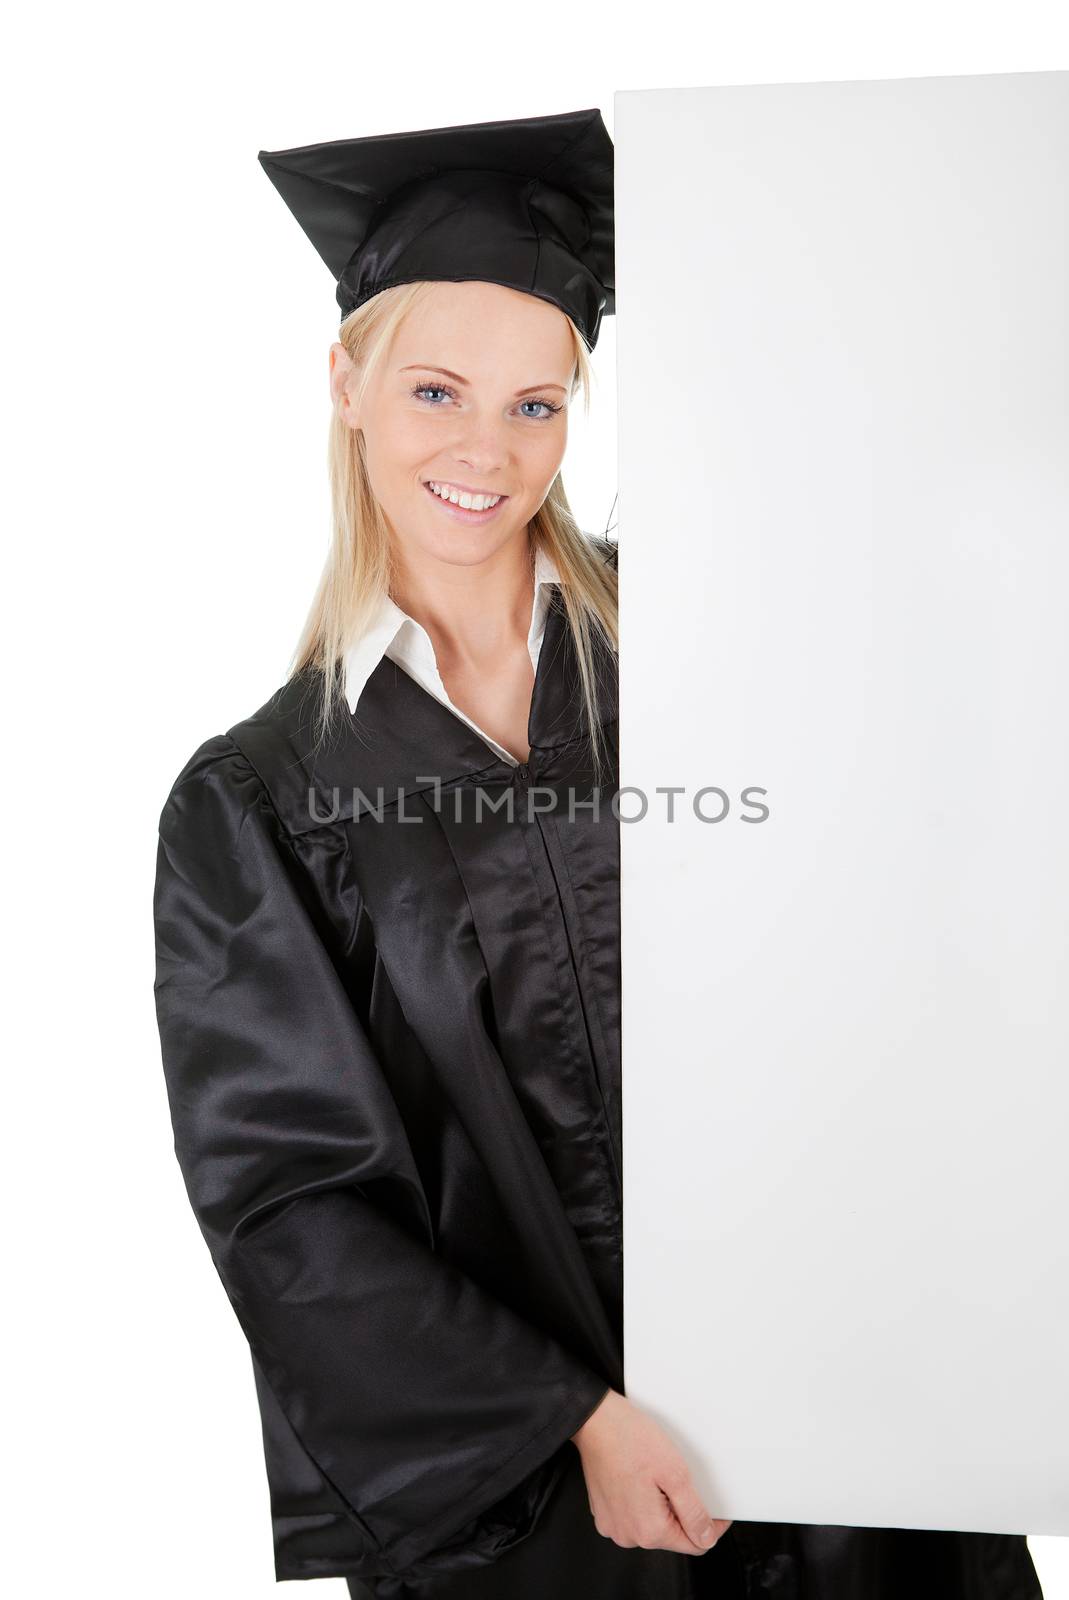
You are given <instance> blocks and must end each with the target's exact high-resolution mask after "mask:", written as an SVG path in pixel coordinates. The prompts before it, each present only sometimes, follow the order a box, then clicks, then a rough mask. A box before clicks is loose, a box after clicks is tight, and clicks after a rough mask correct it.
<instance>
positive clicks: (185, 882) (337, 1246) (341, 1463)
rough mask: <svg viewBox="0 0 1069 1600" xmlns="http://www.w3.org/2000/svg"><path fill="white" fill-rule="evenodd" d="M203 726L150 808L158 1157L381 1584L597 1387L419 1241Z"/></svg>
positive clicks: (412, 1176)
mask: <svg viewBox="0 0 1069 1600" xmlns="http://www.w3.org/2000/svg"><path fill="white" fill-rule="evenodd" d="M302 870H303V869H302V867H301V863H300V861H299V860H298V859H297V857H296V856H295V855H294V853H293V851H292V849H291V847H290V845H289V842H288V837H287V835H286V834H285V831H284V829H283V828H282V826H281V824H280V823H279V820H278V818H277V816H276V815H275V813H274V810H273V807H272V804H271V800H270V797H269V795H268V794H267V792H266V790H265V788H264V786H263V784H262V783H261V781H260V779H259V777H258V775H257V773H256V771H255V770H254V768H253V767H252V766H251V764H250V763H249V762H248V761H247V760H246V759H245V758H244V756H243V755H242V754H241V753H240V752H238V751H236V750H235V749H234V748H233V747H232V746H229V745H228V742H227V741H226V739H225V737H224V736H218V737H217V738H216V739H213V740H208V741H207V742H206V743H205V744H204V745H202V746H201V747H200V749H199V750H198V751H197V752H196V753H195V754H194V756H193V757H191V759H190V761H189V762H188V763H187V765H186V767H185V768H184V769H183V771H182V773H180V774H179V777H178V778H177V779H176V781H175V784H174V786H173V788H172V790H171V792H170V794H169V796H168V799H167V801H166V804H165V806H164V809H163V812H162V815H161V817H160V837H159V849H158V860H157V875H156V888H155V899H154V916H155V927H156V950H157V967H156V972H157V976H156V985H155V994H156V1007H157V1015H158V1021H159V1028H160V1038H161V1044H162V1054H163V1066H164V1072H165V1077H166V1085H167V1093H168V1099H169V1105H170V1112H171V1119H172V1123H173V1128H174V1148H175V1154H176V1156H177V1159H178V1162H179V1164H180V1167H181V1171H182V1174H183V1177H184V1180H185V1185H186V1189H187V1192H188V1195H189V1200H190V1203H191V1205H192V1208H193V1210H194V1212H195V1214H196V1217H197V1220H198V1222H199V1224H200V1228H201V1230H202V1232H203V1235H204V1238H205V1240H206V1242H207V1245H208V1248H209V1250H210V1252H211V1256H212V1260H213V1261H214V1263H215V1267H216V1269H217V1272H218V1275H219V1277H220V1278H221V1280H222V1283H223V1286H224V1288H225V1290H226V1293H227V1295H228V1296H229V1299H230V1303H231V1305H232V1307H233V1309H234V1312H235V1315H236V1316H237V1319H238V1321H239V1323H240V1324H241V1327H242V1329H243V1331H244V1334H245V1336H246V1338H247V1340H248V1343H249V1345H250V1348H251V1350H252V1353H253V1355H254V1357H255V1360H256V1362H257V1363H258V1364H259V1367H260V1369H261V1371H262V1373H263V1375H264V1377H265V1379H266V1382H267V1383H268V1384H269V1385H270V1387H271V1390H272V1392H273V1394H274V1396H275V1397H276V1398H277V1401H278V1403H279V1405H280V1407H281V1409H282V1411H283V1412H284V1414H285V1417H286V1418H287V1420H288V1423H289V1424H290V1425H291V1426H292V1428H293V1430H294V1432H295V1434H296V1435H297V1437H298V1438H299V1440H300V1441H301V1444H302V1446H303V1448H304V1450H305V1451H306V1452H307V1454H308V1455H309V1457H310V1458H311V1459H312V1460H313V1461H314V1462H315V1464H316V1466H317V1468H318V1470H319V1472H320V1473H321V1474H322V1476H323V1477H324V1479H325V1480H326V1481H327V1482H328V1483H329V1484H330V1485H331V1486H332V1487H333V1490H334V1491H335V1493H336V1494H337V1496H338V1497H339V1499H340V1501H341V1503H342V1505H343V1507H344V1510H345V1512H346V1514H347V1515H348V1516H349V1517H351V1519H352V1521H353V1523H354V1525H355V1527H356V1528H357V1529H358V1530H359V1544H360V1547H361V1550H362V1551H363V1552H364V1553H365V1554H366V1568H365V1570H366V1571H367V1572H368V1573H370V1574H375V1573H382V1574H395V1573H397V1572H399V1571H403V1570H404V1569H405V1568H406V1567H408V1566H410V1564H412V1563H414V1562H417V1561H418V1560H419V1559H420V1558H422V1557H423V1556H425V1555H427V1554H428V1553H429V1552H432V1551H433V1550H434V1549H435V1547H436V1546H437V1545H439V1543H440V1542H441V1541H443V1540H445V1539H447V1538H448V1536H449V1535H450V1534H452V1533H454V1532H455V1530H457V1529H458V1528H461V1527H462V1526H463V1525H465V1524H467V1523H469V1522H471V1520H472V1519H473V1518H477V1517H478V1516H479V1514H480V1513H481V1512H483V1511H484V1510H486V1509H487V1508H489V1507H491V1506H492V1505H493V1503H494V1502H495V1501H497V1500H499V1499H500V1497H501V1496H503V1495H505V1494H506V1492H507V1491H509V1490H510V1489H511V1488H512V1487H513V1486H514V1485H517V1484H518V1483H519V1482H520V1481H521V1479H523V1478H524V1476H525V1474H527V1473H529V1472H530V1471H531V1470H532V1468H534V1467H535V1466H536V1465H537V1464H539V1463H541V1462H544V1461H545V1460H546V1458H547V1457H549V1456H550V1455H551V1453H552V1452H553V1451H554V1450H556V1449H557V1448H558V1447H559V1446H560V1445H561V1444H562V1442H564V1441H566V1440H567V1439H568V1438H569V1437H570V1436H571V1435H572V1434H573V1433H574V1432H575V1430H576V1429H577V1428H579V1426H580V1425H581V1424H582V1423H583V1422H584V1421H585V1419H586V1418H587V1417H588V1416H589V1415H590V1414H591V1412H592V1411H593V1410H594V1409H595V1408H596V1406H597V1405H598V1403H599V1402H600V1400H601V1399H602V1398H603V1396H604V1395H605V1393H606V1392H607V1385H606V1383H605V1380H604V1379H603V1378H601V1377H599V1376H598V1374H596V1373H595V1372H593V1371H591V1370H590V1369H589V1368H588V1367H587V1366H585V1365H584V1364H583V1363H582V1362H581V1361H580V1360H578V1359H577V1358H576V1357H575V1356H573V1354H572V1353H570V1352H569V1351H568V1350H566V1349H565V1348H563V1347H562V1346H561V1345H560V1344H559V1343H557V1342H556V1341H555V1340H554V1339H553V1338H551V1337H549V1336H548V1335H546V1334H545V1333H544V1332H543V1331H541V1330H540V1329H537V1328H535V1327H534V1326H532V1325H531V1324H530V1323H529V1322H527V1321H526V1320H524V1319H523V1318H522V1317H521V1316H519V1315H518V1314H516V1313H515V1312H514V1311H513V1310H512V1309H510V1308H509V1307H508V1306H507V1305H506V1304H504V1303H502V1302H501V1301H499V1300H498V1299H497V1298H495V1297H494V1296H493V1295H492V1294H491V1293H489V1292H487V1291H486V1290H485V1289H484V1288H483V1287H481V1286H480V1284H478V1283H477V1282H476V1281H474V1279H473V1278H471V1277H470V1276H468V1275H466V1274H465V1273H464V1272H462V1271H460V1270H458V1269H457V1268H456V1267H455V1266H453V1265H452V1264H450V1263H449V1262H448V1261H446V1260H445V1259H443V1258H442V1256H441V1255H440V1254H438V1253H436V1250H435V1240H434V1238H433V1237H432V1236H431V1235H432V1232H433V1230H432V1228H431V1226H430V1224H429V1222H428V1221H427V1211H426V1208H425V1205H424V1202H423V1200H422V1198H421V1197H422V1189H421V1182H420V1175H419V1172H418V1170H417V1167H416V1163H415V1161H414V1158H413V1154H412V1150H411V1148H410V1145H409V1142H408V1139H407V1137H406V1133H405V1128H404V1125H403V1122H402V1120H401V1118H400V1116H399V1114H398V1111H397V1107H396V1105H395V1103H394V1100H393V1098H392V1096H391V1093H390V1088H389V1084H388V1081H387V1078H386V1076H385V1075H384V1072H383V1070H382V1068H381V1066H380V1064H379V1062H378V1061H377V1060H376V1058H375V1056H374V1054H373V1052H372V1050H371V1048H370V1047H369V1043H368V1039H367V1036H366V1034H365V1032H364V1031H363V1029H362V1027H361V1024H360V1020H359V1016H358V1012H357V1009H356V1007H355V1006H354V1003H353V999H352V997H351V996H350V994H349V993H348V992H347V988H346V982H345V981H343V979H342V977H341V976H340V975H339V966H338V965H336V963H335V959H334V958H333V954H332V950H331V948H329V946H328V944H327V943H326V942H325V941H324V938H323V937H322V935H321V932H320V930H319V929H318V928H317V925H316V918H315V905H314V894H313V893H312V891H311V888H310V886H309V884H308V883H307V882H305V881H303V880H302Z"/></svg>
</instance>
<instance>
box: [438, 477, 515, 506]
mask: <svg viewBox="0 0 1069 1600" xmlns="http://www.w3.org/2000/svg"><path fill="white" fill-rule="evenodd" d="M427 487H428V489H430V490H431V491H432V492H433V493H434V494H436V495H437V496H438V498H439V500H449V501H451V502H452V504H453V505H455V506H462V507H463V508H464V510H465V511H489V509H490V507H491V506H496V505H497V502H498V501H499V500H500V499H501V496H500V495H499V494H463V493H462V492H461V491H460V490H459V489H454V488H453V486H452V484H449V483H428V484H427Z"/></svg>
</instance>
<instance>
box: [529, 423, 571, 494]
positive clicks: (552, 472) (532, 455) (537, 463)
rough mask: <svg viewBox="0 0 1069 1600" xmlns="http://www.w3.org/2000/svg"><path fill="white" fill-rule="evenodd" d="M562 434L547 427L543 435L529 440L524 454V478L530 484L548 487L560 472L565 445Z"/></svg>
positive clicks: (555, 429)
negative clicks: (526, 478)
mask: <svg viewBox="0 0 1069 1600" xmlns="http://www.w3.org/2000/svg"><path fill="white" fill-rule="evenodd" d="M566 442H567V441H566V438H565V436H564V434H563V433H562V432H561V431H560V430H558V429H557V428H549V427H547V429H546V431H545V433H544V434H541V435H540V436H539V437H538V438H535V439H531V440H530V441H529V442H528V443H527V447H526V450H525V452H524V464H525V468H526V472H525V476H526V477H528V479H529V481H530V482H531V483H538V484H540V485H545V486H548V485H549V484H551V483H552V482H553V479H554V478H555V477H556V476H557V473H558V472H559V471H560V466H561V462H562V461H563V460H564V447H565V444H566Z"/></svg>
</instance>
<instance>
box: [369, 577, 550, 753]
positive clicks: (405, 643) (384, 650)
mask: <svg viewBox="0 0 1069 1600" xmlns="http://www.w3.org/2000/svg"><path fill="white" fill-rule="evenodd" d="M551 583H556V584H559V583H560V573H559V572H558V571H557V566H556V563H555V562H554V561H553V559H552V557H551V556H549V555H548V554H547V553H546V552H545V551H544V550H542V548H541V547H540V546H539V547H536V549H535V562H534V603H533V605H532V607H531V626H530V628H529V630H528V633H527V649H528V651H529V652H530V656H531V665H532V666H533V667H535V669H536V670H537V667H538V655H539V651H540V650H541V648H542V637H543V635H544V633H545V628H546V614H547V612H548V610H549V593H548V590H547V585H548V584H551ZM383 656H387V657H388V658H389V659H390V660H391V661H395V662H396V663H397V665H398V666H399V667H403V668H404V670H405V671H406V672H407V673H408V674H409V676H410V677H412V678H415V680H416V682H417V683H419V684H422V686H423V688H424V689H426V690H428V692H429V693H430V694H433V695H434V696H435V697H436V699H438V700H440V701H441V702H442V704H443V705H445V706H448V707H449V709H450V711H452V713H453V714H454V716H457V717H459V718H460V720H461V721H462V722H466V723H467V725H468V727H469V728H472V729H473V730H474V731H475V732H476V733H477V734H478V735H479V737H480V738H481V739H485V741H486V743H487V744H488V745H489V746H490V748H491V750H492V751H493V752H494V753H495V754H496V755H498V756H499V757H500V758H501V760H502V761H507V762H508V763H509V765H510V766H513V767H515V766H519V762H518V761H517V760H516V757H515V756H514V755H513V754H512V752H511V751H509V750H506V749H505V748H504V746H503V745H500V744H498V742H497V740H496V739H492V738H491V737H490V735H489V734H488V733H487V732H486V731H485V729H483V728H480V727H479V725H478V723H477V722H473V721H472V719H471V717H469V716H468V715H467V713H466V712H464V711H461V709H460V707H459V706H456V705H454V704H453V702H452V700H451V699H450V698H449V693H448V690H447V689H446V687H445V684H444V683H443V682H442V676H441V673H440V672H439V671H438V661H437V658H436V657H435V654H434V646H433V644H432V643H431V637H430V634H429V633H428V632H427V630H426V628H425V627H424V626H423V624H422V623H420V622H417V621H416V619H415V617H410V616H409V615H408V613H407V611H402V610H401V607H400V606H399V605H398V604H397V603H396V601H394V600H393V599H391V598H390V596H389V595H384V596H383V601H382V605H381V606H380V608H379V611H378V613H377V615H376V617H375V620H374V621H373V623H372V624H371V626H370V627H369V628H367V629H366V631H365V632H364V634H363V636H362V637H361V638H360V639H358V640H357V642H356V643H355V644H354V645H353V646H352V647H351V649H349V650H348V651H347V652H346V655H345V662H344V674H345V680H344V681H345V701H346V704H347V705H348V707H349V710H350V711H351V712H354V713H355V711H356V708H357V705H358V704H359V701H360V696H361V695H362V694H363V692H364V686H365V684H366V683H367V680H368V679H369V678H370V676H371V674H372V673H373V672H374V670H375V668H376V667H377V666H378V664H379V662H380V661H381V660H382V658H383Z"/></svg>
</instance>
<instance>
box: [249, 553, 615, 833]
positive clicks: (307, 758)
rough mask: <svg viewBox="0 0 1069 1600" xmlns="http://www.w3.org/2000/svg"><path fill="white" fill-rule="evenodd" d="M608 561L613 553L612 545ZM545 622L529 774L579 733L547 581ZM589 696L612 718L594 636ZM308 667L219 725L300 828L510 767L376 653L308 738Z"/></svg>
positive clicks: (605, 660)
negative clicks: (352, 694)
mask: <svg viewBox="0 0 1069 1600" xmlns="http://www.w3.org/2000/svg"><path fill="white" fill-rule="evenodd" d="M613 560H614V561H615V557H613ZM547 592H548V594H549V596H550V599H549V606H548V610H547V613H546V625H545V634H544V636H543V639H542V647H541V650H540V652H539V657H538V666H537V668H536V671H535V680H534V689H533V691H532V695H531V710H530V716H529V718H528V723H527V742H528V744H529V745H530V747H531V756H530V763H531V766H532V767H533V768H534V772H535V779H536V781H537V773H538V766H539V760H540V757H541V756H542V755H543V754H544V753H545V752H547V751H550V750H555V749H557V748H559V747H560V746H562V745H567V744H569V743H571V742H573V741H578V740H582V739H583V737H584V732H583V721H582V718H583V710H582V702H581V698H580V692H579V670H578V662H577V658H576V654H575V647H574V644H573V642H572V636H571V629H570V627H569V626H568V619H567V612H566V610H565V606H564V600H563V597H562V594H561V591H560V589H559V588H556V587H553V588H551V589H549V590H548V591H547ZM593 650H594V673H595V702H596V706H597V716H598V720H599V722H600V723H601V724H602V726H603V727H605V726H607V725H609V724H610V723H613V722H615V721H616V716H617V692H618V671H617V660H616V656H615V654H614V653H613V652H612V651H610V650H609V649H608V647H607V646H606V645H605V644H604V642H603V641H602V639H601V638H600V635H597V634H595V636H594V640H593ZM317 695H318V673H316V672H315V671H314V670H312V669H308V668H305V669H303V670H302V671H300V672H297V673H295V674H294V676H293V677H292V678H290V679H289V680H288V681H287V682H286V683H285V684H283V685H282V687H281V688H280V689H278V690H276V691H275V693H274V694H273V695H272V696H271V698H270V699H269V700H268V701H267V702H266V704H265V705H263V706H261V707H260V709H259V710H258V711H256V712H254V713H253V714H252V716H251V717H247V718H245V719H244V720H243V721H241V722H237V723H235V724H234V725H233V727H231V728H228V729H227V734H228V736H229V737H230V738H231V739H233V741H234V743H235V744H236V745H237V747H238V748H239V749H240V750H241V751H242V753H243V754H244V756H245V757H246V759H247V760H248V761H249V762H250V764H251V765H252V766H253V767H254V768H255V770H256V771H257V773H258V774H259V776H260V779H261V781H262V782H263V784H264V786H265V788H266V790H267V792H268V794H269V796H270V799H271V802H272V804H273V806H274V808H275V810H276V812H277V813H278V815H279V817H280V818H281V820H282V822H283V824H284V825H285V827H286V828H287V830H288V831H289V832H290V833H291V834H305V833H309V832H311V831H312V830H313V829H315V828H319V827H323V826H324V825H325V824H328V823H334V822H340V821H349V820H351V819H354V818H356V817H358V816H360V815H361V814H362V813H363V812H365V811H368V810H371V809H377V808H378V807H379V805H380V804H381V806H382V808H383V810H384V811H385V812H388V811H390V810H393V809H396V807H397V806H398V805H399V804H400V802H401V798H402V796H404V795H415V794H419V793H421V792H424V791H426V790H430V789H433V788H434V786H435V784H436V783H438V784H441V785H442V787H443V788H444V787H446V786H451V785H455V784H457V783H462V782H466V781H471V780H473V779H475V778H476V777H481V778H485V779H486V780H487V781H491V780H502V781H504V782H511V781H512V780H513V778H514V776H515V774H516V771H517V769H516V767H514V766H513V765H512V764H511V763H509V762H507V761H504V760H502V758H501V757H500V756H499V755H497V754H496V752H495V751H494V750H492V749H491V748H490V746H489V745H488V744H487V743H486V741H485V740H484V739H483V738H482V737H481V735H479V734H478V733H476V732H475V731H474V729H472V728H470V727H469V726H468V724H467V723H466V722H464V721H462V720H461V718H460V717H458V716H457V715H456V714H455V713H454V712H453V711H452V710H450V708H449V707H448V706H447V705H445V704H444V703H443V702H442V701H441V700H439V699H437V698H436V696H434V695H433V694H431V692H430V691H429V690H428V689H425V688H424V687H423V685H422V684H419V683H417V682H416V680H415V679H414V678H412V677H410V676H409V674H408V673H407V672H406V671H405V670H404V668H403V667H400V666H398V665H397V664H396V662H393V661H391V660H390V659H389V657H387V656H383V657H382V658H381V660H380V661H379V662H378V664H377V665H376V667H375V668H374V670H373V671H372V672H371V674H370V676H369V677H368V679H367V682H366V685H365V686H364V689H363V692H362V694H361V696H360V704H359V711H358V715H357V716H356V717H354V716H353V715H352V714H351V713H350V712H349V711H348V709H347V707H345V706H343V707H342V716H341V719H340V725H339V727H338V728H337V729H336V730H335V731H334V732H333V733H332V735H331V736H330V737H328V739H326V740H325V741H323V743H322V744H321V745H319V746H318V748H317V747H316V733H315V721H316V713H317V710H318V707H317V704H316V700H317Z"/></svg>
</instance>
